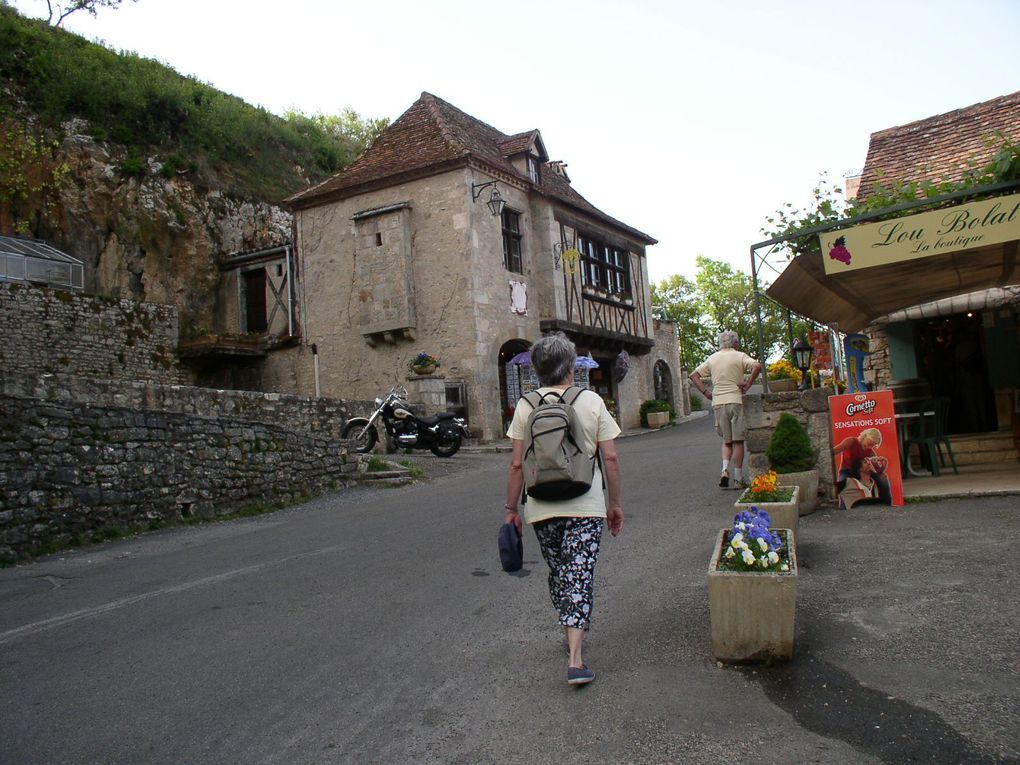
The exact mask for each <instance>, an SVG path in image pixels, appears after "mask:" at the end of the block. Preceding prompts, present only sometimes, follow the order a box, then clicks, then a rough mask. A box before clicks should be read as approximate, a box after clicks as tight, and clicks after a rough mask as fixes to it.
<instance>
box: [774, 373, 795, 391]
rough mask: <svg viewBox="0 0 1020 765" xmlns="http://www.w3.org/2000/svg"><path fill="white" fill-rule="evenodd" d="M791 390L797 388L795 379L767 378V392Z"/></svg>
mask: <svg viewBox="0 0 1020 765" xmlns="http://www.w3.org/2000/svg"><path fill="white" fill-rule="evenodd" d="M791 390H797V381H796V380H791V379H790V378H788V377H787V378H784V379H782V380H769V393H783V392H787V391H791Z"/></svg>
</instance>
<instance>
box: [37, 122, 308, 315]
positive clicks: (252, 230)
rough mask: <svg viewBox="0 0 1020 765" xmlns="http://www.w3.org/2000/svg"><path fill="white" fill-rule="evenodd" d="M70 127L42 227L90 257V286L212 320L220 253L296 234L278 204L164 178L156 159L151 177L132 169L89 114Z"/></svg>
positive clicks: (184, 176)
mask: <svg viewBox="0 0 1020 765" xmlns="http://www.w3.org/2000/svg"><path fill="white" fill-rule="evenodd" d="M63 127H64V133H65V134H64V137H63V138H62V139H61V140H60V141H59V147H58V148H57V149H56V156H55V159H56V161H57V162H59V163H66V166H67V173H66V176H65V180H64V181H63V183H61V184H60V186H59V188H58V189H57V190H56V200H55V204H54V205H53V208H52V210H51V212H50V213H49V214H48V216H46V220H43V221H41V225H40V226H39V231H38V232H37V233H38V235H39V236H40V237H41V238H44V239H47V240H49V241H50V242H51V243H52V244H53V245H54V246H56V247H58V248H60V249H62V250H64V251H65V252H67V253H69V254H71V255H73V256H74V257H76V258H79V259H80V260H82V261H84V263H85V279H86V282H85V289H86V291H87V292H91V293H95V294H99V295H107V296H110V297H115V298H132V299H134V300H139V301H148V302H154V303H170V304H174V305H176V306H177V308H178V310H179V312H180V317H181V328H182V332H187V331H188V330H189V327H199V326H205V327H211V326H212V325H213V322H212V316H213V301H214V297H215V293H216V287H217V285H218V283H219V279H220V271H219V265H218V264H219V259H220V258H221V257H222V256H223V255H227V254H229V253H233V252H239V251H247V250H256V249H261V248H265V247H272V246H275V245H279V244H283V243H286V242H288V241H289V240H290V214H289V213H287V212H286V211H285V210H283V209H282V208H280V207H279V206H276V205H272V204H269V203H266V202H262V201H250V200H241V199H235V198H231V197H230V196H227V195H226V194H224V193H223V192H221V191H217V190H205V189H202V188H200V187H198V186H197V185H196V184H195V183H194V182H193V181H192V179H191V178H189V174H188V173H175V174H173V176H172V177H170V178H166V177H164V175H163V174H162V173H161V170H162V166H161V165H160V164H159V163H158V162H156V161H155V160H152V159H149V160H147V162H146V164H147V168H146V172H145V174H144V176H143V177H141V178H135V177H124V175H123V174H122V173H121V172H120V167H121V165H122V162H123V160H124V153H125V150H124V149H122V148H120V147H116V146H111V145H109V144H105V143H101V142H97V141H95V140H93V138H92V137H91V136H89V135H88V134H87V133H85V132H84V127H85V126H84V124H83V123H79V122H77V121H72V122H69V123H65V125H64V126H63ZM37 219H41V216H39V217H38V218H37Z"/></svg>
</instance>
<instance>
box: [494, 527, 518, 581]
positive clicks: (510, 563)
mask: <svg viewBox="0 0 1020 765" xmlns="http://www.w3.org/2000/svg"><path fill="white" fill-rule="evenodd" d="M497 541H498V543H499V562H500V564H501V565H502V566H503V570H504V571H507V572H512V571H520V570H521V568H523V566H524V541H523V540H522V539H521V535H520V532H518V531H517V526H516V525H515V524H513V523H510V522H507V523H504V524H503V525H502V526H501V527H500V529H499V536H498V537H497Z"/></svg>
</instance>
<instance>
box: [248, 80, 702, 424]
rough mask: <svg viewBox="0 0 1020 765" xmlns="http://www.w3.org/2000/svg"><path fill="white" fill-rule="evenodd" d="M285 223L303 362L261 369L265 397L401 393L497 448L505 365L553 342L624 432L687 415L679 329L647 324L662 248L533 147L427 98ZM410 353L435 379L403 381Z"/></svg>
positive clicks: (299, 202) (282, 356)
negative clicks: (654, 403)
mask: <svg viewBox="0 0 1020 765" xmlns="http://www.w3.org/2000/svg"><path fill="white" fill-rule="evenodd" d="M288 205H289V207H290V208H291V210H292V211H293V213H294V243H293V244H294V251H295V254H296V260H295V266H296V272H297V273H296V274H295V280H294V285H295V289H296V300H297V303H298V305H299V312H300V317H299V323H300V333H301V345H300V347H297V348H294V349H291V350H290V351H287V352H283V353H276V354H272V355H271V356H270V357H269V358H267V359H266V362H265V365H264V368H263V371H262V386H263V389H266V390H293V391H294V392H297V393H302V394H306V395H311V394H312V393H321V394H322V395H328V396H338V397H342V398H345V399H364V398H372V397H374V396H376V395H379V394H380V393H381V392H383V391H384V390H386V389H388V388H389V387H390V386H391V385H393V384H401V385H405V386H407V387H408V388H409V390H410V391H411V394H412V397H414V398H416V399H417V400H419V401H422V402H425V403H426V404H427V405H428V406H429V407H447V406H448V407H451V408H455V409H460V410H461V411H463V412H464V413H465V414H466V415H467V417H468V420H469V423H470V427H471V429H472V431H473V432H474V433H475V434H476V435H478V436H479V437H481V438H482V439H483V440H492V439H495V438H499V437H500V436H501V434H502V432H503V430H504V426H505V423H506V418H507V416H508V414H509V412H510V410H511V408H512V407H513V406H514V405H515V403H516V400H517V391H518V390H519V385H520V379H519V375H518V371H519V367H518V366H517V365H515V364H512V363H510V362H511V359H512V358H513V357H515V356H517V355H518V354H520V353H521V352H523V351H525V350H527V348H528V347H529V346H530V344H531V343H532V342H533V341H534V340H535V339H537V338H538V337H539V336H540V335H541V334H542V333H544V332H549V331H555V330H561V331H563V332H565V333H566V334H567V335H568V336H569V337H570V338H571V339H573V340H574V342H575V343H576V345H577V347H578V350H579V352H580V353H581V354H590V355H591V357H592V358H593V359H594V360H595V361H596V362H597V363H598V364H599V367H598V368H597V369H592V370H591V372H590V375H589V382H590V386H591V387H592V388H594V389H595V390H597V391H598V392H599V393H600V394H601V395H602V396H603V397H604V398H605V399H606V400H607V403H608V404H609V406H610V408H611V409H612V410H614V411H616V412H617V414H618V418H619V420H620V423H621V425H622V426H623V427H636V426H637V425H638V423H639V421H640V413H639V408H640V405H641V403H642V401H645V400H647V399H651V398H665V399H669V400H671V401H672V402H673V403H674V406H675V408H676V409H677V411H678V412H683V411H685V410H686V404H685V403H684V401H685V399H684V397H683V395H682V388H681V385H680V381H679V376H678V365H679V362H678V356H677V342H676V328H675V325H674V324H672V323H670V322H659V321H657V320H655V319H654V318H653V316H652V306H651V302H650V294H649V292H650V291H649V277H648V266H647V259H646V251H645V250H646V247H647V246H649V245H652V244H655V239H653V238H652V237H650V236H649V235H648V234H645V233H643V232H641V231H639V230H637V229H635V228H633V227H631V226H628V225H627V224H625V223H623V222H621V221H619V220H616V219H615V218H612V217H611V216H609V215H607V214H606V213H604V212H602V211H601V210H599V209H598V208H596V207H595V206H594V205H592V204H591V203H590V202H588V201H587V200H586V199H585V198H584V197H582V196H581V195H580V194H579V193H578V192H577V191H575V190H574V189H573V187H572V186H571V183H570V178H569V176H568V175H567V171H566V165H565V164H564V163H562V162H552V161H550V160H549V155H548V154H547V152H546V147H545V144H544V142H543V140H542V136H541V134H540V133H539V131H538V130H530V131H527V132H523V133H517V134H515V135H507V134H504V133H502V132H500V131H499V130H497V129H495V128H493V127H491V126H490V125H487V124H485V123H483V122H481V121H479V120H477V119H475V118H474V117H472V116H470V115H468V114H465V113H464V112H462V111H460V110H458V109H457V108H455V107H454V106H452V105H451V104H449V103H447V102H445V101H443V100H442V99H440V98H437V97H436V96H433V95H431V94H429V93H423V94H422V95H421V97H420V98H419V99H418V100H417V101H416V102H415V103H414V104H413V105H412V106H411V107H410V108H409V109H408V110H407V111H406V112H405V113H404V114H403V115H401V116H400V118H398V119H397V120H396V121H395V122H394V123H393V124H392V125H391V126H390V127H389V128H388V129H387V130H386V131H385V132H384V133H383V134H382V135H381V136H380V137H379V138H378V139H377V140H376V141H375V143H374V144H373V145H372V146H371V148H369V149H368V150H367V151H366V152H365V154H363V155H362V156H361V157H360V158H359V159H358V160H357V161H356V162H354V163H353V164H352V165H351V166H350V167H348V168H347V169H345V170H344V171H342V172H341V173H339V174H338V175H336V176H334V177H332V178H330V179H329V180H327V181H325V182H323V183H320V184H318V185H316V186H313V187H311V188H309V189H307V190H305V191H303V192H301V193H299V194H296V195H294V196H293V197H291V198H290V199H289V200H288ZM419 352H427V353H429V354H430V355H432V356H434V357H437V358H438V359H439V360H440V367H439V369H438V370H437V372H436V373H435V374H432V375H427V376H417V375H414V374H412V373H411V372H410V370H409V362H410V361H411V359H412V358H414V357H415V356H416V355H417V354H418V353H419ZM624 352H625V353H624ZM628 360H629V366H625V362H627V361H628ZM621 372H622V374H621Z"/></svg>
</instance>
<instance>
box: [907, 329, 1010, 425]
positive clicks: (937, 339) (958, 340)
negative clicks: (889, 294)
mask: <svg viewBox="0 0 1020 765" xmlns="http://www.w3.org/2000/svg"><path fill="white" fill-rule="evenodd" d="M915 331H916V333H917V334H916V340H917V344H916V346H915V347H916V348H917V366H918V371H919V373H920V376H921V377H923V378H925V379H927V380H928V383H929V385H930V386H931V392H932V395H934V396H947V397H948V398H949V400H950V401H951V402H952V403H951V404H950V407H949V421H948V422H947V423H946V431H947V432H948V433H949V434H950V435H955V434H963V433H988V432H991V431H994V430H997V428H998V423H997V419H996V412H995V392H994V389H993V387H992V382H991V376H990V373H989V370H990V367H989V362H990V361H991V360H990V359H989V358H988V354H987V348H986V343H985V332H984V330H983V327H982V319H981V313H980V312H976V311H975V312H973V313H969V314H954V315H952V316H939V317H937V318H932V319H928V320H924V321H918V322H917V323H916V324H915Z"/></svg>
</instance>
